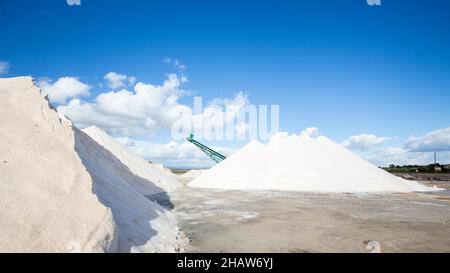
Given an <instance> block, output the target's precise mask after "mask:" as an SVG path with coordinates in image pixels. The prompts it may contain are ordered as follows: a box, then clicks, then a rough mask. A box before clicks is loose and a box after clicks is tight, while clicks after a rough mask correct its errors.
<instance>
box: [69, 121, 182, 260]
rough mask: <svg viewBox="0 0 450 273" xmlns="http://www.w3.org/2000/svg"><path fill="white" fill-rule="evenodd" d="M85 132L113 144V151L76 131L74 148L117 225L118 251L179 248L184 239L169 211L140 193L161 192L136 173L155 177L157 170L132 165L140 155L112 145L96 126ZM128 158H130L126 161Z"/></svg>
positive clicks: (160, 250) (162, 189)
mask: <svg viewBox="0 0 450 273" xmlns="http://www.w3.org/2000/svg"><path fill="white" fill-rule="evenodd" d="M88 131H89V132H90V133H93V132H94V131H95V132H97V133H98V134H99V135H100V134H101V135H102V137H103V140H104V141H105V142H104V143H107V145H105V146H107V147H113V150H108V149H106V148H105V147H104V146H102V145H100V144H99V143H97V142H95V141H94V140H93V139H92V138H91V137H89V135H87V134H86V133H84V132H82V131H79V130H77V131H76V146H75V148H76V150H77V151H78V153H79V155H80V158H81V160H82V161H83V164H84V165H85V166H86V168H87V170H88V171H89V173H90V174H91V176H92V179H93V181H94V187H93V190H94V193H95V194H97V196H98V197H99V199H100V201H102V203H104V204H105V205H107V206H108V207H110V208H111V210H112V213H113V216H114V221H115V222H116V223H117V225H118V233H119V234H118V252H177V251H180V250H181V249H182V247H183V244H184V242H183V240H182V239H181V237H182V234H181V233H180V231H179V228H178V227H177V222H176V219H175V218H174V216H173V215H172V214H171V213H170V211H168V210H167V209H166V208H164V207H161V206H159V205H157V204H156V203H155V202H152V201H150V200H149V199H148V198H146V196H145V195H144V194H146V193H147V194H148V193H150V194H155V193H161V192H165V191H164V190H165V189H164V188H161V187H159V186H156V185H154V184H153V183H152V182H151V181H150V180H149V179H148V178H146V177H145V176H140V175H138V172H139V174H144V175H149V174H152V175H155V176H158V175H161V174H160V173H158V172H157V171H159V170H158V169H154V167H153V166H151V164H148V163H147V167H145V165H140V164H136V165H134V164H133V163H136V162H140V160H138V159H140V158H135V155H134V154H132V153H129V152H127V150H126V149H125V148H124V147H121V146H116V145H113V142H114V143H117V142H115V141H114V140H113V139H112V137H110V136H109V135H107V134H106V133H105V132H103V131H101V130H100V129H98V128H97V129H95V130H94V128H91V130H88ZM117 144H118V145H120V144H119V143H117ZM122 149H123V150H122ZM112 151H114V152H116V153H117V151H121V152H123V153H121V158H122V159H123V158H125V159H128V160H125V161H122V160H120V159H119V158H118V157H116V156H114V154H113V152H112ZM130 158H131V159H133V160H132V161H130V160H129V159H130ZM134 160H136V161H134ZM141 160H142V161H143V162H144V163H146V161H145V160H143V159H141ZM125 162H127V163H128V165H126V164H125ZM136 170H137V171H136ZM152 177H153V176H152ZM161 177H162V176H161ZM158 182H160V186H161V185H168V184H170V183H167V182H164V181H160V180H158ZM162 182H164V183H162ZM176 183H177V182H176Z"/></svg>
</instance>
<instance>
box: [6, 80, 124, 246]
mask: <svg viewBox="0 0 450 273" xmlns="http://www.w3.org/2000/svg"><path fill="white" fill-rule="evenodd" d="M0 128H1V129H0V252H69V251H83V252H84V251H86V252H103V251H112V252H114V251H116V250H117V236H116V227H117V226H116V224H115V222H114V220H113V215H112V213H111V210H110V209H108V208H107V207H106V206H104V205H103V204H102V203H101V202H100V201H99V200H98V199H97V197H96V196H95V194H94V193H93V192H92V186H93V185H92V184H93V182H92V179H91V177H90V175H89V173H88V172H87V171H86V168H85V167H84V166H83V164H82V162H81V160H80V158H79V156H78V154H77V153H76V151H75V150H74V146H75V137H74V130H73V128H72V125H71V124H70V123H69V122H65V121H63V120H61V119H60V118H59V116H58V114H57V113H56V111H55V110H53V109H51V107H50V106H49V103H48V101H47V100H45V99H44V97H43V96H42V95H41V94H40V92H39V89H38V88H37V87H36V86H34V83H33V80H32V78H30V77H19V78H11V79H0Z"/></svg>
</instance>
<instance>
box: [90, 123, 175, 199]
mask: <svg viewBox="0 0 450 273" xmlns="http://www.w3.org/2000/svg"><path fill="white" fill-rule="evenodd" d="M83 132H85V133H86V134H88V135H89V136H90V137H91V138H92V139H94V140H95V141H96V142H97V143H99V144H100V145H101V146H103V147H104V148H105V149H106V150H108V151H110V152H111V153H112V154H113V155H114V156H115V157H117V158H118V159H119V160H120V161H121V162H122V163H123V164H124V165H125V166H126V167H128V168H129V169H130V171H131V172H132V173H134V174H135V175H136V176H138V177H140V178H144V179H133V180H130V181H128V183H130V184H132V185H133V187H135V188H136V189H137V190H138V191H139V192H141V193H142V194H144V195H152V194H156V193H162V192H170V191H173V190H176V189H179V188H180V187H181V184H180V183H179V182H178V181H177V180H176V179H175V178H174V177H173V175H170V173H169V172H170V171H169V172H167V171H164V168H165V167H163V166H155V165H154V164H151V163H150V162H148V161H147V160H145V159H143V158H141V157H139V156H137V155H135V154H134V153H132V152H131V151H129V150H128V149H126V148H125V147H124V146H122V144H120V143H119V142H118V141H116V140H115V139H114V138H112V137H111V136H110V135H108V134H107V133H106V132H105V131H103V130H102V129H100V128H98V127H95V126H91V127H89V128H86V129H84V130H83Z"/></svg>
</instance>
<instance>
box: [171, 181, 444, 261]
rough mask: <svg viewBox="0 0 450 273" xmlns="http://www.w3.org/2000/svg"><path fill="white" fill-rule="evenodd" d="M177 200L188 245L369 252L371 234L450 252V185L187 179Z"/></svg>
mask: <svg viewBox="0 0 450 273" xmlns="http://www.w3.org/2000/svg"><path fill="white" fill-rule="evenodd" d="M184 180H185V179H184ZM184 182H185V183H186V181H184ZM172 203H173V204H174V206H175V209H174V210H173V211H174V212H175V214H176V215H177V216H178V218H179V220H180V226H181V228H182V230H183V231H184V232H186V234H187V235H188V236H189V237H190V240H191V244H190V246H189V247H188V248H187V251H188V252H189V251H190V252H370V251H371V250H374V249H371V248H370V247H368V246H367V244H368V243H369V242H372V243H370V244H369V245H375V248H376V246H377V245H379V246H380V249H379V250H380V251H381V252H442V251H444V252H450V236H449V235H450V192H449V191H447V192H443V193H440V194H436V193H434V194H419V193H410V194H384V195H377V194H370V195H355V194H312V193H299V192H296V193H295V192H273V191H272V192H271V191H221V190H208V189H196V188H190V187H186V188H185V189H184V190H182V191H180V192H178V193H177V194H175V196H174V197H173V198H172ZM375 250H377V249H375Z"/></svg>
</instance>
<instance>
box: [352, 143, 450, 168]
mask: <svg viewBox="0 0 450 273" xmlns="http://www.w3.org/2000/svg"><path fill="white" fill-rule="evenodd" d="M360 155H361V156H362V157H363V158H365V159H366V160H368V161H370V162H371V163H373V164H375V165H377V166H389V165H390V164H394V165H428V164H432V163H433V162H434V155H433V153H429V152H427V153H424V152H416V153H412V152H409V151H408V150H406V149H404V148H402V147H382V148H379V149H375V150H372V151H370V152H366V153H361V154H360ZM437 159H438V162H440V163H442V164H448V163H450V152H440V153H438V156H437Z"/></svg>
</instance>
